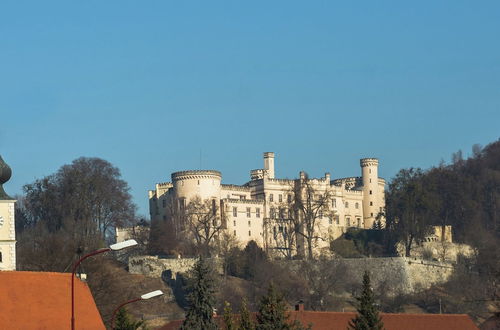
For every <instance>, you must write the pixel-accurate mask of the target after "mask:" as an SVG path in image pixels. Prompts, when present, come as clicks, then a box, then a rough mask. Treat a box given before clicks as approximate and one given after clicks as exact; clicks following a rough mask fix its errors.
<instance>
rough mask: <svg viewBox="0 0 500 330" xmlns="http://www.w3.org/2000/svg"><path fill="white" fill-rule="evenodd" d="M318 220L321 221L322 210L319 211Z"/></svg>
mask: <svg viewBox="0 0 500 330" xmlns="http://www.w3.org/2000/svg"><path fill="white" fill-rule="evenodd" d="M318 218H320V219H323V210H319V212H318Z"/></svg>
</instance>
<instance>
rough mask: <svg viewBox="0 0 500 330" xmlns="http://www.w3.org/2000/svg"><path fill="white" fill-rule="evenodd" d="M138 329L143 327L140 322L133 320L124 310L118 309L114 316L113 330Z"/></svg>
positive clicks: (142, 323)
mask: <svg viewBox="0 0 500 330" xmlns="http://www.w3.org/2000/svg"><path fill="white" fill-rule="evenodd" d="M140 327H145V323H144V321H142V320H138V321H136V320H134V318H133V317H132V316H131V315H130V314H129V313H128V312H127V310H126V309H125V308H123V307H122V308H120V309H119V310H118V313H117V314H116V320H115V327H114V330H136V329H139V328H140Z"/></svg>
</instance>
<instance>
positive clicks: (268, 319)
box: [257, 283, 303, 330]
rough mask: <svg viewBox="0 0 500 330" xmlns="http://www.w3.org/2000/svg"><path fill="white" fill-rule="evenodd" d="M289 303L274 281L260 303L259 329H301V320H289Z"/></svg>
mask: <svg viewBox="0 0 500 330" xmlns="http://www.w3.org/2000/svg"><path fill="white" fill-rule="evenodd" d="M286 310H287V304H286V301H285V299H284V298H283V296H282V295H281V294H280V293H279V292H278V291H277V290H276V289H275V287H274V285H273V283H271V284H270V285H269V288H268V289H267V295H265V296H263V297H262V298H261V300H260V304H259V313H258V314H257V330H300V329H303V327H302V325H301V324H300V322H298V321H295V322H289V321H288V314H287V311H286Z"/></svg>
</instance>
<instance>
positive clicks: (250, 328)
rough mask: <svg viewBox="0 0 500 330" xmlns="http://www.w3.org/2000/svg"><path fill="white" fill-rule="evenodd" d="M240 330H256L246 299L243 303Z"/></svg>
mask: <svg viewBox="0 0 500 330" xmlns="http://www.w3.org/2000/svg"><path fill="white" fill-rule="evenodd" d="M239 330H255V324H254V322H253V320H252V318H251V316H250V311H249V310H248V306H247V300H246V299H243V302H242V303H241V308H240V327H239Z"/></svg>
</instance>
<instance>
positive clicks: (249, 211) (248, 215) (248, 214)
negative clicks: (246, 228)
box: [247, 207, 251, 218]
mask: <svg viewBox="0 0 500 330" xmlns="http://www.w3.org/2000/svg"><path fill="white" fill-rule="evenodd" d="M250 213H251V209H250V208H249V207H247V218H250Z"/></svg>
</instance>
